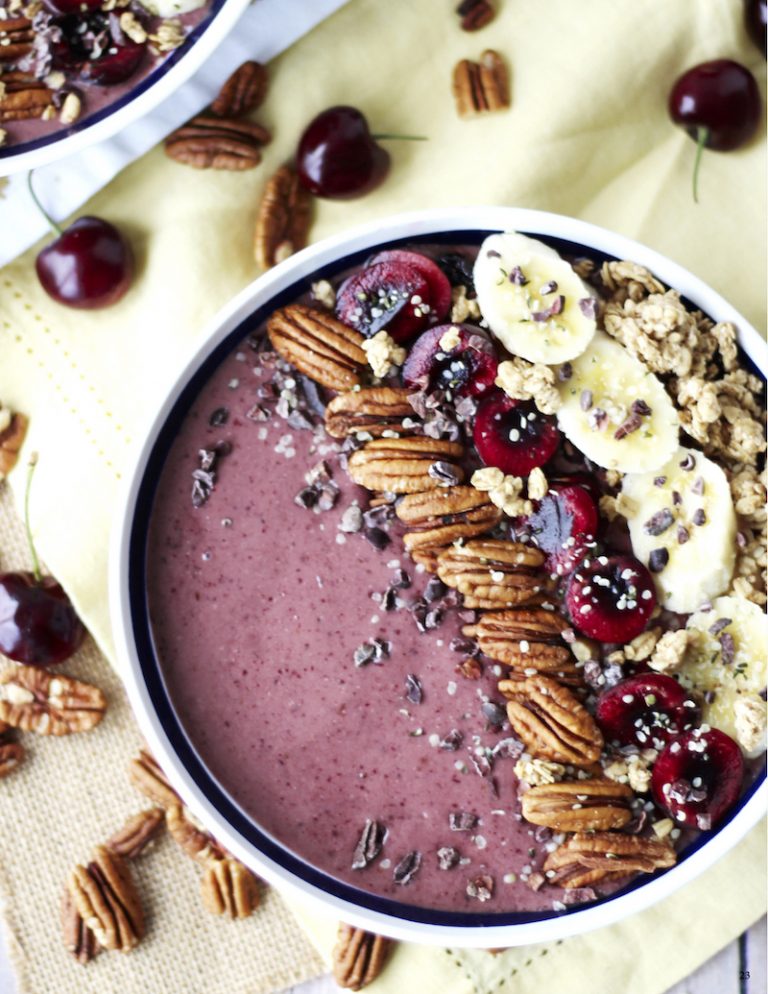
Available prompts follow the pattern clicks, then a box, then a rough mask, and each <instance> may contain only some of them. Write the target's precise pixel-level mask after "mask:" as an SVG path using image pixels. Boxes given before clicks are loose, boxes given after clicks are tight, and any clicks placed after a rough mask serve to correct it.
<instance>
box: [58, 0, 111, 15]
mask: <svg viewBox="0 0 768 994" xmlns="http://www.w3.org/2000/svg"><path fill="white" fill-rule="evenodd" d="M102 3H103V0H43V4H44V6H45V7H47V8H48V10H50V11H51V13H52V14H83V13H90V12H91V11H96V10H101V7H102Z"/></svg>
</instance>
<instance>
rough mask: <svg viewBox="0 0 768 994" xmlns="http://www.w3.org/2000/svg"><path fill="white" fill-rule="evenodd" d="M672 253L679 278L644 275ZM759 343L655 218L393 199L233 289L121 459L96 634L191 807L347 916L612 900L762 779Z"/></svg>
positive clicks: (555, 920)
mask: <svg viewBox="0 0 768 994" xmlns="http://www.w3.org/2000/svg"><path fill="white" fill-rule="evenodd" d="M669 288H672V289H669ZM766 368H768V349H767V348H766V345H765V343H764V342H762V341H761V339H760V338H759V336H758V335H757V333H756V332H755V331H754V329H752V328H750V327H749V326H748V324H747V322H746V321H745V320H744V319H743V318H742V317H741V316H740V315H739V314H738V312H737V311H735V310H734V309H733V308H732V307H731V306H730V305H729V304H728V303H726V302H725V301H724V300H723V299H722V298H720V297H719V296H718V295H717V294H715V293H714V292H713V291H712V290H710V289H709V288H707V287H706V286H705V285H704V284H702V283H701V282H700V281H699V280H697V279H696V278H695V277H693V276H691V275H690V274H689V273H687V272H686V271H684V270H683V269H681V268H680V267H679V266H677V265H675V264H674V263H672V262H670V261H669V260H667V259H665V258H663V257H662V256H660V255H658V254H657V253H655V252H653V251H651V250H649V249H647V248H644V247H643V246H641V245H638V244H636V243H634V242H631V241H629V240H627V239H625V238H622V237H619V236H617V235H614V234H611V233H610V232H607V231H605V230H603V229H599V228H596V227H594V226H592V225H589V224H586V223H584V222H580V221H575V220H572V219H568V218H563V217H559V216H556V215H551V214H544V213H540V212H534V211H524V210H516V209H506V208H504V209H491V208H473V209H464V210H455V211H431V212H425V213H423V214H413V215H405V216H402V217H396V218H393V219H392V220H390V221H387V222H385V223H378V224H376V225H369V226H366V227H365V228H360V229H357V230H356V231H354V232H352V233H351V234H346V235H344V236H342V237H337V238H334V239H330V240H327V241H325V242H324V243H322V244H320V245H317V246H314V247H312V248H310V249H307V250H305V251H303V252H301V253H299V254H298V255H296V256H294V257H293V258H291V259H290V260H288V261H287V262H285V263H283V264H281V265H280V266H278V267H276V268H275V269H274V270H272V271H271V272H269V273H267V274H266V275H265V276H263V277H262V278H261V279H260V280H258V281H257V282H256V283H254V284H253V285H252V286H251V287H249V288H248V289H247V290H245V291H244V292H243V293H242V294H240V295H239V296H238V297H237V298H236V299H235V300H234V301H233V302H232V304H231V305H230V306H229V307H228V308H227V309H226V311H225V312H224V313H223V314H222V315H220V316H219V318H218V320H217V321H216V323H215V326H214V328H213V329H212V331H211V333H210V335H208V336H207V338H206V340H205V342H204V344H203V345H202V346H201V347H200V349H199V350H198V352H197V354H196V355H195V356H194V357H193V359H192V360H191V361H190V362H189V363H188V365H187V367H186V368H185V369H184V370H183V371H182V372H181V374H180V376H179V378H178V380H177V382H176V386H175V388H174V389H173V391H172V392H171V394H170V395H169V396H168V398H167V399H166V401H165V403H164V405H163V407H162V409H161V410H160V411H159V413H158V415H157V417H156V419H155V421H154V423H153V425H152V427H151V429H150V431H149V433H148V437H147V440H146V442H145V445H144V447H143V450H142V452H141V454H140V457H139V459H138V462H137V465H136V467H135V470H134V472H133V474H132V476H131V479H130V484H129V486H128V487H127V488H126V492H125V497H124V505H123V506H122V508H121V509H120V518H119V522H120V523H119V527H118V529H117V530H116V534H115V543H114V547H113V558H112V577H111V583H112V591H111V593H112V607H113V619H114V628H115V634H116V639H117V646H118V651H119V653H120V655H121V657H122V661H123V662H124V663H125V667H126V672H127V677H128V689H129V693H130V696H131V700H132V703H133V707H134V710H135V711H136V714H137V717H138V719H139V722H140V724H141V726H142V729H143V731H144V733H145V736H146V738H147V741H148V744H149V746H150V748H151V749H152V751H153V752H154V753H155V756H156V758H157V760H158V761H159V762H160V764H161V766H162V767H163V769H164V770H165V772H166V774H167V776H168V778H169V780H170V781H171V783H172V785H173V786H174V788H176V790H177V791H178V792H179V794H180V795H181V797H182V798H183V800H184V803H185V804H186V805H188V807H189V810H190V812H191V813H192V814H194V815H195V816H196V817H197V818H198V819H199V820H200V821H202V822H203V824H204V825H205V826H206V827H207V828H208V829H209V830H210V831H211V832H212V833H213V834H214V835H215V836H216V838H217V839H219V840H220V841H221V843H222V844H223V845H225V846H226V847H228V848H229V849H230V850H231V851H232V852H233V853H234V854H235V855H236V856H237V857H238V858H240V859H241V860H243V862H245V863H246V864H247V865H248V866H249V867H251V868H252V869H253V870H254V871H255V872H257V873H258V874H260V875H261V876H263V877H264V878H265V879H266V880H268V881H270V882H272V883H274V884H276V885H277V886H282V887H286V888H289V889H291V890H294V891H297V892H299V893H301V894H303V895H305V896H306V897H307V898H308V899H310V900H314V901H316V902H319V903H320V904H321V905H323V906H324V907H325V909H326V911H328V910H330V911H331V913H333V914H335V915H337V916H338V917H339V918H341V919H343V920H344V921H347V922H349V923H351V924H355V925H359V926H361V927H364V928H368V929H370V930H372V931H376V932H379V933H381V934H386V935H391V936H393V937H395V938H404V939H409V940H412V941H421V942H430V943H436V944H443V945H463V946H473V945H475V946H505V945H515V944H523V943H529V942H540V941H545V940H548V939H556V938H561V937H563V936H567V935H572V934H575V933H578V932H581V931H585V930H587V929H591V928H596V927H600V926H603V925H607V924H610V923H611V922H614V921H616V920H617V919H619V918H621V917H623V916H625V915H627V914H631V913H633V912H635V911H638V910H640V909H642V908H644V907H647V906H648V905H650V904H652V903H654V902H656V901H658V900H660V899H661V898H663V897H664V896H665V895H668V894H669V893H671V892H672V891H673V890H674V889H676V888H677V887H679V886H680V885H682V884H684V883H685V882H686V881H688V880H691V879H692V878H693V877H695V876H696V875H697V874H699V873H701V872H702V871H703V870H704V869H706V868H707V867H708V866H710V865H711V864H712V863H714V862H715V861H716V860H717V859H718V858H719V857H721V856H722V855H723V854H724V853H725V852H727V851H728V849H729V848H731V847H732V846H733V845H734V844H735V843H736V842H737V841H738V840H739V839H740V838H741V837H742V836H743V835H744V834H745V832H746V831H747V830H748V829H749V828H750V827H751V826H752V825H754V824H755V823H756V822H757V820H758V819H759V818H760V816H761V815H762V813H763V812H764V810H765V805H766V793H767V792H768V788H766V784H765V690H764V688H765V656H766V643H767V642H768V622H767V621H766V616H765V614H764V605H765V585H764V579H763V577H762V571H761V566H764V565H765V562H764V554H762V558H761V553H760V549H761V547H762V541H763V539H762V536H763V532H764V528H765V509H764V506H763V501H764V490H763V489H762V487H763V484H762V482H761V477H760V474H761V472H763V467H764V459H765V454H764V450H765V443H764V441H763V437H764V407H765V405H764V394H763V385H764V375H765V370H766Z"/></svg>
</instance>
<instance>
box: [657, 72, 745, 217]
mask: <svg viewBox="0 0 768 994" xmlns="http://www.w3.org/2000/svg"><path fill="white" fill-rule="evenodd" d="M669 115H670V117H671V118H672V120H673V121H674V122H675V124H678V125H680V127H681V128H683V129H684V130H685V131H686V132H687V133H688V134H689V135H690V136H691V138H693V140H694V141H695V142H696V144H697V153H696V159H695V162H694V167H693V199H694V200H696V199H698V198H697V185H698V170H699V163H700V160H701V152H702V149H704V148H711V149H714V150H715V151H718V152H728V151H730V150H731V149H734V148H738V147H739V146H740V145H744V144H745V143H746V142H748V141H749V139H750V138H751V137H752V135H753V134H754V133H755V131H756V130H757V126H758V124H759V122H760V119H761V117H762V101H761V100H760V91H759V89H758V87H757V81H756V80H755V77H754V76H753V75H752V73H751V72H750V71H749V69H747V68H746V67H745V66H742V65H741V64H740V63H738V62H733V61H732V60H731V59H715V60H714V61H712V62H702V63H700V64H699V65H697V66H693V68H692V69H689V70H688V71H687V72H684V73H683V75H682V76H680V77H679V79H678V80H677V81H676V82H675V84H674V86H673V87H672V90H671V92H670V94H669Z"/></svg>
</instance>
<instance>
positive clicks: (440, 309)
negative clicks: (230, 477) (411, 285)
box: [368, 249, 451, 320]
mask: <svg viewBox="0 0 768 994" xmlns="http://www.w3.org/2000/svg"><path fill="white" fill-rule="evenodd" d="M376 262H404V263H406V265H408V266H413V267H414V268H415V269H418V270H419V272H420V273H421V275H422V276H423V277H424V279H425V280H426V281H427V283H429V300H430V304H431V307H432V315H433V317H434V319H435V320H440V319H441V318H444V317H445V316H446V314H447V313H448V311H449V310H450V309H451V284H450V282H449V281H448V277H447V276H446V275H445V273H444V272H443V271H442V269H441V268H440V267H439V266H438V264H437V263H436V262H434V261H433V260H432V259H430V258H429V257H428V256H426V255H422V254H421V252H410V251H408V250H406V249H389V250H388V251H385V252H378V253H377V254H376V255H375V256H374V257H373V258H372V259H371V260H370V262H369V263H368V265H369V266H372V265H373V264H374V263H376Z"/></svg>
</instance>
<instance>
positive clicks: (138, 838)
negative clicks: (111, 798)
mask: <svg viewBox="0 0 768 994" xmlns="http://www.w3.org/2000/svg"><path fill="white" fill-rule="evenodd" d="M164 820H165V811H163V809H162V808H148V809H147V810H146V811H140V812H139V813H138V814H137V815H134V816H133V817H132V818H129V819H128V821H127V822H126V823H125V824H124V825H123V827H122V828H121V829H119V830H118V831H117V832H115V834H114V835H112V836H110V838H109V839H107V841H106V842H105V843H104V845H105V846H106V847H107V849H111V850H112V852H113V853H117V855H118V856H124V857H125V858H126V859H136V858H137V857H138V856H141V854H142V853H143V852H144V851H145V850H146V849H148V848H149V847H150V846H151V845H152V843H153V842H154V841H155V839H156V838H157V836H158V835H159V834H160V832H161V831H162V828H163V822H164Z"/></svg>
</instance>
